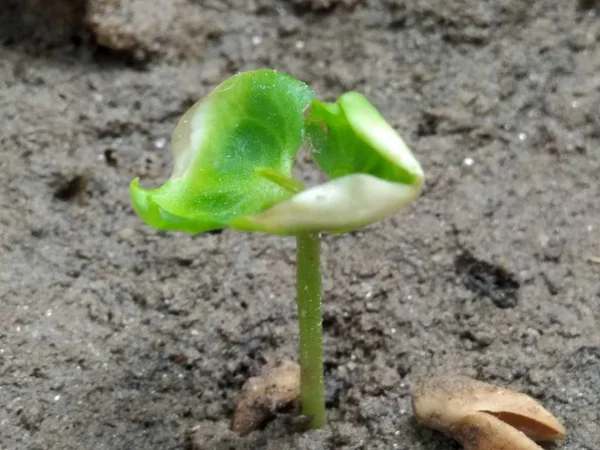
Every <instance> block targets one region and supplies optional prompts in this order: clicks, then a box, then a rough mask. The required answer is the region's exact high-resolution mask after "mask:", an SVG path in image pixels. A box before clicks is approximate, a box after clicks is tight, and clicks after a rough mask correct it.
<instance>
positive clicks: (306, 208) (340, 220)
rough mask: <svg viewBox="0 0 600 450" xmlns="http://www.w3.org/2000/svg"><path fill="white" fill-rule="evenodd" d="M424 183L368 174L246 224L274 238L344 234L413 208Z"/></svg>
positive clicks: (311, 192) (306, 194) (314, 191)
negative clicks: (387, 179)
mask: <svg viewBox="0 0 600 450" xmlns="http://www.w3.org/2000/svg"><path fill="white" fill-rule="evenodd" d="M422 181H423V179H422V178H419V182H417V183H414V184H411V185H407V184H401V183H394V182H390V181H386V180H383V179H381V178H377V177H375V176H373V175H368V174H361V173H359V174H352V175H346V176H344V177H340V178H336V179H335V180H332V181H329V182H327V183H324V184H321V185H318V186H315V187H312V188H309V189H307V190H305V191H302V192H300V193H299V194H296V195H295V196H294V197H292V198H291V199H289V200H286V201H284V202H282V203H278V204H277V205H275V206H272V207H271V208H269V209H267V210H266V211H264V212H262V213H260V214H256V215H254V216H251V217H247V218H245V221H246V222H247V223H249V224H252V226H253V227H256V229H260V231H263V232H267V233H272V234H282V235H297V234H300V233H309V232H330V233H343V232H346V231H351V230H356V229H359V228H363V227H365V226H368V225H370V224H372V223H374V222H377V221H378V220H381V219H384V218H386V217H389V216H391V215H392V214H394V213H396V212H397V211H398V210H400V209H402V208H404V207H405V206H407V205H409V204H410V203H412V202H413V201H414V200H415V199H416V198H417V197H418V196H419V194H420V193H421V190H422V187H423V182H422Z"/></svg>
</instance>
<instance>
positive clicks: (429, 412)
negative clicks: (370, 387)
mask: <svg viewBox="0 0 600 450" xmlns="http://www.w3.org/2000/svg"><path fill="white" fill-rule="evenodd" d="M413 409H414V412H415V415H416V417H417V419H418V420H419V421H420V422H422V423H423V424H425V425H428V426H430V427H432V428H435V429H437V430H440V431H442V432H445V433H447V434H450V435H452V436H453V437H454V438H455V439H456V440H458V441H459V442H461V443H462V444H463V445H464V446H465V448H467V449H468V450H502V449H507V450H508V449H511V450H534V449H535V450H539V449H540V448H541V447H539V446H538V445H537V444H535V443H534V442H533V441H551V440H555V439H562V438H563V437H564V436H565V433H566V430H565V428H564V427H563V426H562V425H561V424H560V422H559V421H558V420H557V419H556V418H555V417H554V416H553V415H552V414H551V413H549V412H548V411H547V410H546V409H544V407H543V406H541V405H540V404H539V403H538V402H537V401H535V400H534V399H533V398H531V397H529V396H528V395H525V394H523V393H520V392H517V391H514V390H511V389H505V388H501V387H497V386H492V385H490V384H487V383H482V382H480V381H477V380H473V379H471V378H468V377H460V376H458V377H436V378H432V379H429V380H427V381H425V382H424V383H423V384H422V385H421V386H420V387H419V388H418V389H417V390H416V391H415V392H414V394H413Z"/></svg>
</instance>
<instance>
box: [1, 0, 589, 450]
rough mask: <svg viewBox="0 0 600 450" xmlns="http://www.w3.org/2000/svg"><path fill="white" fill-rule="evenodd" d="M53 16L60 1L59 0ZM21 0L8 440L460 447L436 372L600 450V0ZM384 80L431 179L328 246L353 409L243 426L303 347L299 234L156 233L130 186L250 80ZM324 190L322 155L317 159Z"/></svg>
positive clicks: (14, 77)
mask: <svg viewBox="0 0 600 450" xmlns="http://www.w3.org/2000/svg"><path fill="white" fill-rule="evenodd" d="M53 4H54V2H53ZM53 8H54V9H52V8H51V7H49V6H48V3H44V2H40V1H34V0H31V1H29V2H25V1H16V0H5V1H4V2H3V6H2V8H1V11H0V122H1V124H2V126H1V129H2V132H1V135H0V155H1V158H0V449H2V450H13V449H15V450H19V449H24V450H34V449H35V450H44V449H61V450H69V449H106V450H126V449H163V450H168V449H187V450H192V449H194V450H200V449H217V450H218V449H231V450H236V449H270V450H275V449H277V450H279V449H299V450H308V449H367V450H370V449H400V450H409V449H410V450H441V449H458V448H459V446H458V445H457V444H456V443H454V442H453V441H452V440H451V439H449V438H446V437H444V436H442V435H441V434H439V433H437V432H434V431H431V430H429V429H426V428H423V427H421V426H420V425H418V424H417V423H416V421H415V419H414V417H413V415H412V410H411V405H410V395H411V390H412V389H413V387H414V386H415V383H416V382H418V380H419V379H421V378H422V377H425V376H428V375H432V374H437V373H448V374H466V375H470V376H474V377H476V378H478V379H480V380H483V381H487V382H491V383H495V384H499V385H502V386H508V387H512V388H515V389H518V390H521V391H523V392H526V393H528V394H530V395H532V396H533V397H535V398H536V399H538V400H540V401H541V402H542V403H543V404H544V405H545V406H546V407H547V408H548V409H549V410H550V411H552V412H553V413H554V414H555V415H556V416H557V417H558V418H560V420H561V421H562V422H563V423H564V425H565V426H566V428H567V430H568V436H567V438H566V439H565V440H564V441H562V442H560V443H558V444H555V445H550V446H548V447H547V448H552V449H557V450H558V449H561V450H598V449H600V425H599V424H600V326H599V322H600V188H599V184H598V180H599V179H600V150H599V143H600V114H599V112H598V111H599V110H600V78H599V75H598V74H600V45H599V42H598V41H599V39H600V20H599V15H600V6H599V4H598V3H597V2H595V1H593V0H592V1H579V2H578V1H564V0H544V1H541V0H540V1H530V2H526V1H521V0H497V1H493V2H492V1H477V0H446V1H444V0H413V1H404V0H362V1H361V0H357V1H333V0H330V1H324V0H320V1H316V0H313V1H309V0H296V1H291V0H288V1H285V0H226V1H216V0H214V1H211V0H206V1H192V0H180V1H169V0H162V1H158V0H157V1H156V2H140V0H137V1H136V0H130V1H121V2H114V1H108V0H106V1H100V0H96V1H93V0H89V1H87V2H83V1H68V0H62V1H57V2H56V6H55V7H53ZM257 67H273V68H276V69H279V70H281V71H285V72H288V73H290V74H293V75H294V76H296V77H298V78H300V79H302V80H304V81H306V82H309V83H310V84H311V85H312V86H314V88H315V90H316V91H317V92H318V95H319V96H320V97H321V98H324V99H327V100H333V99H335V98H336V97H337V96H338V95H339V94H340V93H342V92H344V91H347V90H358V91H361V92H363V93H365V94H366V95H367V96H368V97H369V98H370V99H371V100H372V101H373V103H374V104H376V105H377V106H378V107H379V108H380V109H381V111H382V112H383V114H384V115H385V116H386V117H387V118H388V119H389V120H390V122H391V123H392V124H393V126H394V127H395V128H396V129H397V130H399V131H400V132H401V133H402V134H403V136H405V138H406V140H407V141H408V142H409V143H410V145H411V147H412V148H413V150H414V152H415V154H416V155H417V156H418V158H419V159H420V161H421V163H422V165H423V167H424V170H425V172H426V176H427V187H426V190H425V192H424V194H423V196H422V197H421V198H420V199H419V200H418V201H417V202H416V203H415V204H414V205H413V206H412V207H410V208H409V209H407V210H406V211H404V212H403V213H401V214H399V215H397V216H395V217H393V218H390V219H388V220H384V221H382V222H381V223H378V224H377V225H374V226H371V227H368V228H366V229H364V230H361V231H359V232H355V233H349V234H345V235H341V236H326V237H325V238H324V257H323V266H324V272H325V280H324V289H325V302H324V321H323V325H324V333H325V369H326V374H325V376H326V389H327V407H328V416H329V424H328V426H327V427H326V428H324V429H322V430H319V431H304V430H302V429H301V428H302V427H301V426H299V422H301V421H299V420H298V419H297V416H296V414H295V412H294V410H293V409H292V410H291V411H284V412H282V413H280V414H279V415H278V416H277V417H276V418H275V419H274V420H273V421H271V422H270V423H268V424H267V425H266V426H265V427H264V428H263V429H260V430H256V431H254V432H253V433H251V434H250V435H249V436H247V437H244V438H240V437H238V436H236V435H235V434H233V433H232V432H231V431H229V427H230V423H231V418H232V414H233V410H234V407H235V400H236V396H237V394H238V393H239V392H240V389H241V387H242V385H243V383H244V382H245V381H246V380H247V379H248V378H249V377H251V376H255V375H257V374H258V373H260V371H261V369H262V368H264V367H265V366H267V365H269V364H274V363H276V362H277V361H281V360H284V359H295V358H296V357H297V354H298V330H297V321H296V306H295V300H294V290H295V287H294V270H295V269H294V246H295V243H294V240H293V239H290V238H275V237H271V236H265V235H260V234H241V233H234V232H231V231H227V230H226V231H223V232H220V233H208V234H201V235H197V236H189V235H186V234H178V233H167V232H158V231H155V230H153V229H150V228H149V227H148V226H146V225H145V224H144V223H142V222H141V221H140V220H139V219H138V218H137V217H136V215H135V213H134V211H133V209H132V207H131V205H130V203H129V198H128V184H129V182H130V181H131V180H132V179H133V178H135V177H140V178H141V183H142V185H144V186H156V185H158V184H159V183H161V182H163V181H164V180H166V179H167V178H168V176H169V174H170V170H171V155H170V153H169V143H168V140H169V136H170V133H171V131H172V130H173V128H174V125H175V123H176V121H177V119H178V117H179V116H180V115H181V114H183V113H184V112H185V110H186V109H187V108H188V107H189V106H191V104H193V103H194V102H195V101H196V100H198V99H199V98H201V97H202V96H203V95H204V94H206V93H207V92H209V91H210V90H211V89H212V88H213V87H214V86H215V85H216V84H218V83H219V82H220V81H222V80H224V79H225V78H227V77H228V76H230V75H232V74H234V73H236V72H237V71H240V70H247V69H252V68H257ZM300 175H301V176H302V177H303V178H304V179H305V180H308V181H309V182H310V181H311V180H315V171H314V169H313V168H311V167H310V166H308V165H307V164H304V163H302V164H301V167H300Z"/></svg>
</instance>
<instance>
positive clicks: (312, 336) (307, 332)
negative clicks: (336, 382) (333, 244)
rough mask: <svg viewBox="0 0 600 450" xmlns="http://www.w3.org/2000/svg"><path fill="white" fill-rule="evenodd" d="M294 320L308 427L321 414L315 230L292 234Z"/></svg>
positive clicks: (321, 418) (318, 268)
mask: <svg viewBox="0 0 600 450" xmlns="http://www.w3.org/2000/svg"><path fill="white" fill-rule="evenodd" d="M296 245H297V247H296V264H297V289H298V321H299V323H300V367H301V368H302V371H301V378H300V401H301V403H302V414H304V415H306V416H309V417H311V418H312V419H311V426H312V428H321V427H323V426H324V425H325V423H326V422H327V419H326V417H325V392H324V384H323V324H322V322H323V319H322V315H321V298H322V288H321V238H320V237H319V234H318V233H308V234H300V235H298V236H296Z"/></svg>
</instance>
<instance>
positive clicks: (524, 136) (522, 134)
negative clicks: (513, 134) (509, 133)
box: [519, 133, 527, 141]
mask: <svg viewBox="0 0 600 450" xmlns="http://www.w3.org/2000/svg"><path fill="white" fill-rule="evenodd" d="M525 139H527V133H519V140H520V141H524V140H525Z"/></svg>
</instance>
